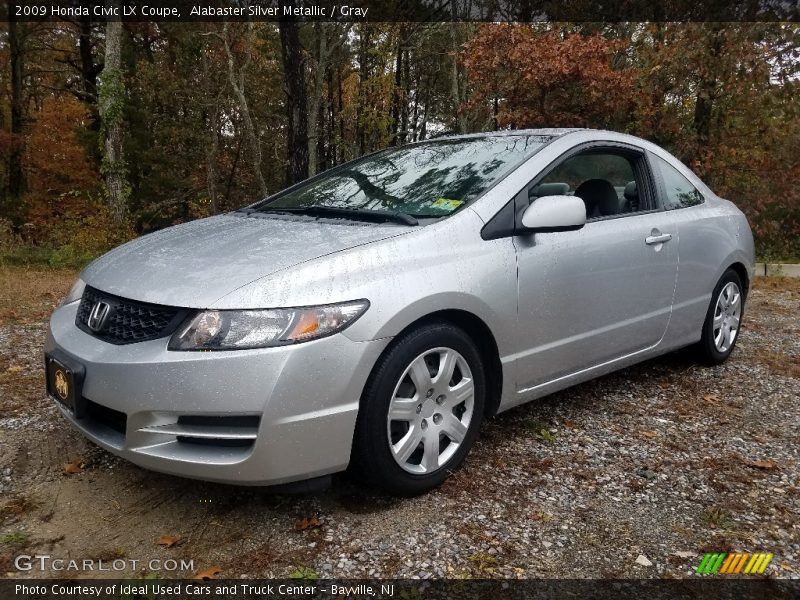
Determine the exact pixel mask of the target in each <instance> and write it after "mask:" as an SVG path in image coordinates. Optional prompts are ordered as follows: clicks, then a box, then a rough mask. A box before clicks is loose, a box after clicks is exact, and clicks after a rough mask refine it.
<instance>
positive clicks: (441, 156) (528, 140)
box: [255, 135, 551, 217]
mask: <svg viewBox="0 0 800 600" xmlns="http://www.w3.org/2000/svg"><path fill="white" fill-rule="evenodd" d="M550 139H551V138H550V137H548V136H542V135H504V136H486V137H475V138H461V139H453V140H441V141H434V142H423V143H421V144H413V145H409V146H401V147H399V148H390V149H388V150H384V151H382V152H379V153H377V154H373V155H371V156H368V157H365V158H363V159H360V160H356V161H353V162H350V163H346V164H344V165H342V166H340V167H336V168H334V169H331V170H330V171H328V172H327V173H323V174H322V175H320V176H319V177H317V178H314V179H313V180H311V181H309V182H307V183H305V184H301V185H300V186H298V187H296V188H294V189H290V190H288V191H286V192H284V193H282V194H279V195H278V196H276V197H275V198H274V199H271V200H268V201H267V202H266V203H262V204H260V205H257V206H256V207H255V208H256V209H257V210H261V211H271V210H280V209H290V210H298V209H313V208H334V209H341V212H342V213H344V214H347V213H346V212H345V211H346V210H352V211H354V212H355V211H360V212H363V211H383V212H387V211H388V212H392V213H402V214H404V215H410V216H412V217H443V216H447V215H449V214H451V213H453V212H455V211H456V210H458V209H459V208H461V207H462V206H465V205H467V204H469V203H470V202H471V201H473V200H475V199H476V198H477V197H478V196H480V195H481V194H482V193H483V192H484V191H485V190H487V189H488V188H489V187H490V186H491V185H492V184H493V183H494V182H496V181H497V180H498V179H500V178H501V177H503V176H504V175H505V174H506V173H508V172H509V171H510V170H512V169H513V168H514V167H516V166H517V165H519V164H520V163H521V162H522V161H523V160H525V159H526V158H528V157H529V156H531V155H532V154H533V153H534V152H536V151H537V150H538V149H539V148H541V147H542V146H543V145H544V144H546V143H547V142H548V141H550Z"/></svg>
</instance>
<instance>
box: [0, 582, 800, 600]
mask: <svg viewBox="0 0 800 600" xmlns="http://www.w3.org/2000/svg"><path fill="white" fill-rule="evenodd" d="M799 596H800V581H799V580H787V579H784V580H780V579H777V580H776V579H767V578H753V579H748V578H746V577H742V578H727V577H725V576H712V577H703V576H697V577H696V578H688V579H647V580H591V579H565V580H523V579H519V580H477V579H470V580H452V579H451V580H408V579H403V580H338V581H337V580H300V579H289V580H272V579H267V580H255V579H251V580H242V579H233V580H213V581H199V580H185V579H183V580H168V579H161V580H153V579H138V580H105V579H59V580H56V579H7V580H0V598H3V600H23V599H25V600H91V599H94V600H110V599H115V600H117V599H122V598H124V599H129V600H144V599H148V600H197V599H198V598H203V599H205V600H269V599H272V598H275V599H279V598H280V599H282V598H292V599H307V600H333V599H341V598H347V599H352V600H390V599H395V598H396V599H398V600H407V599H414V598H419V599H425V600H429V599H432V600H436V599H445V598H446V599H450V598H458V599H464V600H493V599H497V600H523V599H525V600H527V599H537V598H581V599H597V600H600V599H606V598H609V599H611V598H613V599H615V600H642V599H643V598H647V599H648V600H659V599H662V598H663V599H673V598H695V599H705V598H710V599H716V598H720V599H722V598H725V599H727V598H731V599H736V600H748V599H759V600H761V599H764V600H766V599H769V600H782V599H784V598H785V599H789V598H792V599H794V598H798V597H799Z"/></svg>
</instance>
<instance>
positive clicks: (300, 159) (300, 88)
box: [278, 20, 308, 184]
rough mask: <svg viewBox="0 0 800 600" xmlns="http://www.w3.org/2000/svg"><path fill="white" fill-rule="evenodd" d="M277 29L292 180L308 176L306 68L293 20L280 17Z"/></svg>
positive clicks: (289, 173)
mask: <svg viewBox="0 0 800 600" xmlns="http://www.w3.org/2000/svg"><path fill="white" fill-rule="evenodd" d="M278 29H279V31H280V37H281V57H282V59H283V79H284V83H285V88H286V113H287V114H286V116H287V117H288V121H289V122H288V132H287V136H286V152H287V158H288V164H287V169H286V180H287V183H289V184H292V183H296V182H298V181H302V180H303V179H305V178H306V177H308V122H307V120H306V119H307V115H306V110H307V109H308V107H307V106H306V70H305V60H304V59H303V50H302V48H301V46H300V33H299V26H298V24H297V21H294V20H288V21H281V22H280V23H278Z"/></svg>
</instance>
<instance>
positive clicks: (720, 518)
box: [700, 508, 733, 529]
mask: <svg viewBox="0 0 800 600" xmlns="http://www.w3.org/2000/svg"><path fill="white" fill-rule="evenodd" d="M700 520H701V521H703V523H705V524H706V525H708V526H710V527H716V528H717V529H730V528H731V527H733V521H731V517H730V515H729V514H728V513H727V511H725V510H724V509H722V508H709V509H708V510H704V511H703V512H701V513H700Z"/></svg>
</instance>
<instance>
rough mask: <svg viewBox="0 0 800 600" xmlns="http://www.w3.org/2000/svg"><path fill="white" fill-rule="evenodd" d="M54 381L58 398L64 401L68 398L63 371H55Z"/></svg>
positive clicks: (67, 384)
mask: <svg viewBox="0 0 800 600" xmlns="http://www.w3.org/2000/svg"><path fill="white" fill-rule="evenodd" d="M55 380H56V382H55V383H56V393H57V394H58V397H59V398H61V399H62V400H66V399H67V396H69V383H67V376H66V375H65V374H64V371H62V370H61V369H59V370H58V371H56V376H55Z"/></svg>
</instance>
